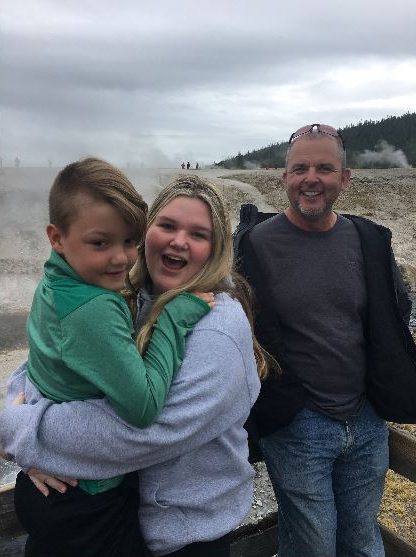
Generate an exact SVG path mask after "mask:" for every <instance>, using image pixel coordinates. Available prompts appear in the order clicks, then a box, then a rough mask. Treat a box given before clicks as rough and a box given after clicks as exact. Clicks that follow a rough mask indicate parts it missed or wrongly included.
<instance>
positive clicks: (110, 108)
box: [0, 0, 416, 167]
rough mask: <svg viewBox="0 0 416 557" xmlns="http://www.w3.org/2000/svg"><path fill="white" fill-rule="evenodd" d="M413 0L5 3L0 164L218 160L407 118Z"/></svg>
mask: <svg viewBox="0 0 416 557" xmlns="http://www.w3.org/2000/svg"><path fill="white" fill-rule="evenodd" d="M415 29H416V2H415V0H395V1H394V2H386V1H383V0H378V1H374V0H349V1H348V2H345V0H342V1H338V0H314V1H313V2H311V1H306V0H299V1H296V0H286V2H282V1H281V0H280V1H279V0H251V1H250V2H248V1H245V0H240V1H237V0H236V1H230V0H209V1H208V0H206V1H203V2H202V1H199V0H192V1H191V0H189V1H188V0H177V1H175V0H150V1H147V0H118V1H117V2H116V1H113V0H82V1H80V0H65V1H59V0H13V1H12V0H9V1H8V2H4V5H3V6H2V10H1V13H0V71H1V73H0V103H1V106H0V110H1V113H0V125H1V136H0V156H1V157H2V159H3V165H11V164H12V163H13V160H14V158H15V157H16V156H18V157H19V158H20V159H21V161H22V165H31V164H40V165H47V164H48V160H50V161H52V163H53V165H54V166H58V165H61V164H64V163H66V162H69V161H70V160H73V159H76V158H78V157H80V156H85V155H88V154H94V155H98V156H100V157H103V158H107V159H108V160H110V161H112V162H114V163H116V164H119V165H122V166H124V165H125V164H127V162H129V163H130V165H132V166H136V165H137V166H139V165H140V164H145V165H146V166H164V167H169V166H172V165H173V166H176V165H177V164H178V163H179V162H181V161H182V160H184V161H185V162H186V161H188V160H189V161H190V162H191V163H192V164H194V163H195V161H198V162H199V163H200V164H203V163H211V162H213V161H219V160H221V159H223V158H224V157H226V156H228V155H235V154H237V152H238V151H241V152H243V153H244V152H246V151H247V150H252V149H254V148H260V147H264V146H266V145H268V144H270V143H273V142H276V141H284V140H287V139H288V137H289V135H290V133H291V132H292V131H294V130H295V129H296V128H298V127H300V126H301V125H303V124H305V123H312V122H324V123H329V124H333V125H335V126H336V127H343V126H344V125H346V124H349V123H357V122H359V121H360V120H364V119H370V118H371V119H380V118H382V117H385V116H388V115H401V114H403V113H405V112H407V111H410V112H414V111H416V31H415Z"/></svg>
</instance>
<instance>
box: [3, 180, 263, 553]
mask: <svg viewBox="0 0 416 557" xmlns="http://www.w3.org/2000/svg"><path fill="white" fill-rule="evenodd" d="M232 267H233V256H232V235H231V223H230V218H229V214H228V211H227V208H226V206H225V203H224V200H223V198H222V196H221V194H220V193H219V192H218V190H217V189H216V188H215V187H214V186H212V185H211V184H210V183H209V182H207V181H205V180H202V179H200V178H199V177H198V176H185V177H184V176H182V177H180V178H178V179H176V180H175V181H174V182H173V183H171V184H170V185H169V186H167V187H166V188H164V189H162V190H161V192H160V193H159V195H158V196H157V198H156V199H155V201H154V203H153V205H152V208H151V209H150V212H149V221H148V228H147V233H146V239H145V242H144V245H142V244H141V246H140V248H139V259H138V261H137V264H136V265H135V266H134V268H133V269H132V271H131V273H130V275H129V278H130V287H129V291H130V296H131V297H130V302H131V303H132V304H133V305H134V307H137V317H136V326H137V327H138V328H139V339H138V340H139V342H140V343H142V342H143V341H146V339H147V338H148V336H149V334H150V332H151V330H152V328H153V324H154V320H155V318H156V316H157V315H158V313H159V311H160V308H161V307H163V304H164V302H165V301H166V300H167V299H170V298H171V297H172V295H173V293H176V294H177V293H178V292H183V291H185V290H186V291H190V290H192V291H194V290H198V291H199V290H209V291H215V292H216V293H217V294H216V298H215V307H214V308H213V310H212V311H210V312H209V313H208V315H206V316H205V317H204V318H203V319H201V321H199V323H198V324H197V325H196V326H195V328H194V330H193V331H192V332H191V333H190V334H189V336H188V337H187V342H186V353H185V358H184V360H183V363H182V366H181V368H180V369H179V371H178V372H177V374H176V375H175V377H174V379H173V382H172V387H171V389H170V392H169V395H168V400H167V404H166V406H165V407H164V408H163V410H162V412H161V414H160V417H159V418H158V420H157V421H156V423H154V424H153V425H152V426H150V427H149V428H145V429H138V428H134V427H131V426H129V425H128V424H126V423H125V422H124V421H123V420H121V419H120V418H119V417H118V416H117V413H116V412H115V411H114V409H113V408H112V407H111V406H110V405H109V404H108V401H106V400H101V399H100V400H86V401H82V402H70V403H65V402H64V403H61V404H52V403H51V401H49V400H46V399H39V394H38V393H35V392H34V390H33V386H32V384H31V383H29V382H27V381H25V375H24V370H25V367H24V366H23V367H21V368H20V369H19V370H18V371H17V372H16V373H15V374H14V376H13V378H12V381H11V382H10V388H9V394H8V396H9V399H10V398H13V396H14V393H16V392H20V391H21V390H22V389H23V390H24V389H25V385H26V394H27V400H28V402H30V403H31V404H27V405H21V406H16V405H10V404H9V405H8V407H7V409H6V410H5V411H4V412H3V415H2V419H1V421H0V426H1V428H0V435H1V441H2V443H4V445H3V447H4V449H5V450H6V451H7V452H9V453H10V454H12V455H14V456H15V457H16V460H17V462H18V463H21V464H22V465H23V466H25V467H26V466H27V467H28V468H30V467H31V466H35V467H38V468H46V471H47V472H52V473H54V474H63V475H64V476H69V477H71V476H72V477H77V476H81V477H91V476H93V477H94V476H97V477H108V476H114V475H118V474H123V473H125V472H130V471H132V470H138V471H139V473H138V477H139V483H140V485H139V490H140V508H139V517H140V525H141V527H142V530H143V536H144V538H145V541H146V544H147V545H148V547H149V549H150V551H151V554H152V555H163V556H167V555H169V556H172V557H228V556H229V555H230V544H231V541H232V535H231V534H230V532H231V531H232V530H233V529H234V528H235V527H236V526H238V525H239V524H240V523H241V521H242V520H243V518H244V516H245V515H246V513H247V512H248V511H249V510H250V507H251V500H252V495H253V480H254V471H253V469H252V467H251V466H250V464H249V462H248V459H247V457H248V446H247V433H246V431H245V429H244V427H243V426H244V423H245V421H246V420H247V417H248V414H249V411H250V408H251V406H252V405H253V403H254V401H255V399H256V397H257V394H258V391H259V388H260V382H259V377H258V374H260V375H264V374H265V373H266V372H267V365H266V361H265V359H264V354H263V352H262V350H261V349H260V348H259V346H258V344H257V342H256V341H255V339H254V337H253V333H252V329H251V326H250V320H251V312H250V307H249V305H248V304H247V302H248V300H247V285H246V284H245V283H243V282H242V280H241V277H238V276H237V275H236V274H235V273H233V271H232ZM136 302H137V306H136ZM243 308H244V309H243ZM246 312H247V314H248V317H247V315H246ZM97 320H99V321H101V319H100V318H99V315H97ZM255 356H256V357H255ZM114 369H115V371H117V369H118V368H117V366H115V367H114ZM36 400H37V401H38V402H36V403H35V401H36ZM37 477H39V474H37ZM45 480H46V481H47V482H48V485H49V486H51V485H55V486H56V485H61V486H62V487H65V485H64V484H60V483H58V484H56V479H55V480H54V479H53V478H51V477H50V476H46V477H45V475H41V476H40V479H39V480H38V481H39V482H40V483H41V484H42V485H43V482H44V481H45ZM49 497H50V496H49ZM42 528H43V530H45V529H46V530H47V531H48V530H51V529H52V528H51V526H50V525H49V524H48V523H46V524H45V525H44V526H42ZM52 532H53V531H52ZM87 539H88V538H87ZM107 539H108V538H107ZM109 541H110V542H111V538H110V540H109ZM79 555H81V556H82V555H85V554H84V553H83V552H82V551H80V553H79ZM114 555H117V553H114ZM134 555H135V556H139V555H141V553H139V552H137V553H135V554H134ZM146 555H148V554H147V553H146ZM59 557H61V554H59ZM72 557H73V556H72ZM97 557H98V556H97Z"/></svg>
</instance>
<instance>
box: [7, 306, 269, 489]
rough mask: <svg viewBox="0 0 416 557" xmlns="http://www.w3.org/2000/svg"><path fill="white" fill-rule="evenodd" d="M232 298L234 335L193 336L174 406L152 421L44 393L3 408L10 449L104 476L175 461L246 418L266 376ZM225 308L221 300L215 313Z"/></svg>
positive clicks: (64, 470) (48, 466)
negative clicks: (142, 422) (133, 420)
mask: <svg viewBox="0 0 416 557" xmlns="http://www.w3.org/2000/svg"><path fill="white" fill-rule="evenodd" d="M230 303H231V304H233V306H232V308H231V309H232V310H233V311H229V310H228V312H227V320H228V319H229V322H228V323H229V329H230V330H229V331H228V332H227V333H225V332H224V331H223V330H221V328H218V327H213V328H207V326H204V327H203V328H202V327H201V328H199V329H198V330H195V331H194V332H193V333H192V334H191V335H190V337H189V340H188V343H187V354H186V358H185V360H184V362H183V365H182V367H181V369H180V371H179V372H178V374H177V376H176V378H175V380H174V382H173V383H172V387H171V391H170V394H169V396H168V400H167V404H166V406H165V408H164V409H163V411H162V412H161V414H160V416H159V418H158V420H157V422H156V423H155V424H153V425H152V426H151V427H149V428H147V429H142V430H139V429H135V428H132V427H129V426H128V425H127V424H126V423H125V422H123V421H122V420H121V419H120V418H118V416H117V415H116V414H115V413H114V411H113V409H112V408H111V407H110V405H109V404H108V402H107V401H106V400H90V401H83V402H69V403H62V404H52V403H51V402H50V401H48V400H45V399H41V400H40V401H39V402H37V403H36V404H34V405H23V406H15V407H13V406H9V407H8V408H7V409H6V410H5V411H4V413H3V415H2V416H1V419H0V436H1V441H2V444H3V447H4V448H5V449H6V451H7V452H9V453H11V454H13V455H14V456H15V459H16V461H17V462H18V464H19V465H21V466H22V467H25V468H27V467H31V466H33V467H35V468H40V469H42V470H45V471H46V472H49V473H52V474H61V475H65V476H69V477H82V478H86V479H88V478H95V477H101V478H105V477H111V476H114V475H116V474H121V473H126V472H130V471H133V470H137V469H139V468H145V467H148V466H151V465H153V464H156V463H159V462H163V461H166V460H170V459H171V458H175V457H177V456H179V455H181V454H183V453H186V452H190V451H192V450H194V449H195V448H197V447H199V446H201V445H203V444H204V443H207V442H208V441H210V440H212V439H214V438H215V437H217V436H218V435H219V434H221V433H222V432H223V431H225V430H227V429H228V428H229V427H230V426H231V425H232V424H234V423H237V422H241V423H244V421H245V419H246V418H247V416H248V413H249V410H250V407H251V406H252V404H253V403H254V400H255V399H256V397H257V395H258V391H259V381H258V378H257V372H256V366H255V362H254V356H253V351H252V341H251V331H250V328H249V325H248V323H247V321H246V318H245V316H243V315H242V310H241V307H240V306H239V305H238V304H236V303H235V302H230ZM235 306H237V309H236V307H235ZM237 310H238V311H237ZM219 311H220V308H219V307H218V306H217V307H216V308H215V309H214V310H213V311H212V312H211V314H212V315H215V314H216V313H217V312H219ZM211 314H210V316H211ZM210 316H208V318H209V317H210ZM208 318H207V320H206V321H208V320H209V319H208Z"/></svg>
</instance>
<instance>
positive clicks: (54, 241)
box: [46, 224, 64, 255]
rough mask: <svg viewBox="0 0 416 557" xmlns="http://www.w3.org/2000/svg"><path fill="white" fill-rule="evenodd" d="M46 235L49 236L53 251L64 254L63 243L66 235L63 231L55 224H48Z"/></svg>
mask: <svg viewBox="0 0 416 557" xmlns="http://www.w3.org/2000/svg"><path fill="white" fill-rule="evenodd" d="M46 234H47V235H48V238H49V242H50V243H51V246H52V247H53V249H54V250H55V251H56V252H57V253H60V254H61V255H62V254H63V252H64V246H63V243H62V239H63V237H64V235H63V233H62V231H61V230H60V229H59V228H58V227H57V226H56V225H55V224H48V226H47V227H46Z"/></svg>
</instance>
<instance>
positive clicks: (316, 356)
mask: <svg viewBox="0 0 416 557" xmlns="http://www.w3.org/2000/svg"><path fill="white" fill-rule="evenodd" d="M345 160H346V158H345V147H344V142H343V139H342V137H341V135H340V134H339V133H338V132H337V130H336V129H335V128H332V127H330V126H327V125H323V124H313V125H308V126H304V127H302V128H300V129H299V130H298V131H297V132H295V133H294V134H292V136H291V138H290V140H289V148H288V153H287V157H286V168H285V172H284V174H283V183H284V186H285V188H286V192H287V196H288V199H289V206H288V207H287V209H286V210H285V212H284V213H282V214H278V215H274V216H271V215H264V214H260V213H257V209H256V207H254V206H244V207H243V208H242V222H241V223H240V225H239V228H238V230H237V232H236V236H235V242H236V253H237V256H238V260H239V261H240V270H241V271H242V272H243V274H245V276H246V277H247V279H248V280H249V282H250V283H251V285H252V286H253V288H254V290H255V295H256V300H257V303H258V312H257V313H258V317H257V323H256V335H257V337H258V339H259V341H260V342H261V343H262V344H263V345H264V346H265V348H266V349H268V351H269V352H270V353H271V354H272V355H273V356H274V357H275V358H276V359H277V360H278V361H279V363H280V365H281V368H282V369H281V373H280V375H277V374H271V376H270V377H269V378H268V380H267V381H266V382H265V383H264V384H263V387H262V390H261V394H260V397H259V399H258V401H257V403H256V405H255V408H254V410H253V412H252V416H251V419H250V423H249V424H248V429H249V431H250V433H251V434H253V431H255V433H256V435H257V437H258V441H259V446H260V448H261V450H262V453H263V456H264V460H265V462H266V465H267V468H268V471H269V475H270V478H271V481H272V484H273V487H274V490H275V493H276V497H277V500H278V547H279V556H280V557H335V556H336V557H359V556H360V557H383V556H384V549H383V543H382V540H381V536H380V531H379V528H378V525H377V512H378V509H379V506H380V500H381V496H382V492H383V484H384V477H385V473H386V470H387V468H388V443H387V440H388V431H387V427H386V423H385V421H384V419H382V418H386V419H393V420H395V421H404V422H405V421H408V422H410V421H414V420H415V418H416V415H415V414H416V394H415V393H416V369H415V362H416V349H415V345H414V343H413V341H412V338H411V335H410V333H409V330H408V328H407V325H406V322H408V319H409V316H410V309H411V303H410V301H409V299H408V297H407V294H406V292H405V289H404V286H403V282H402V280H401V277H400V275H399V273H398V271H397V267H396V265H395V262H394V258H393V255H392V251H391V244H390V238H391V234H390V231H388V230H387V229H386V228H384V227H382V226H379V225H377V224H375V223H373V222H371V221H369V220H367V219H364V218H360V217H353V216H351V215H344V216H343V215H340V214H337V213H335V212H334V211H333V205H334V203H335V201H336V200H337V198H338V196H339V195H340V194H341V193H342V192H343V191H344V190H345V189H346V188H347V186H348V183H349V181H350V174H351V173H350V170H349V169H348V168H346V167H345ZM260 221H263V222H260ZM259 222H260V223H259ZM258 223H259V224H258Z"/></svg>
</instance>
